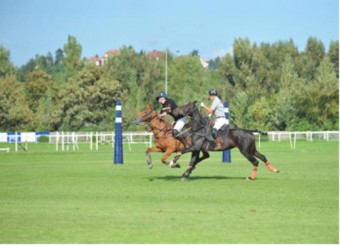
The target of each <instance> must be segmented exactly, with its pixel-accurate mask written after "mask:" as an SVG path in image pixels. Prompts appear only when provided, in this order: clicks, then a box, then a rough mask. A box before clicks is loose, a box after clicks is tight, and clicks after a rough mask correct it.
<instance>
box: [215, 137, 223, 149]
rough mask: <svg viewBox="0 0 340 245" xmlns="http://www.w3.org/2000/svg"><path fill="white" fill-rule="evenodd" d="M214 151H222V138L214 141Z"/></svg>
mask: <svg viewBox="0 0 340 245" xmlns="http://www.w3.org/2000/svg"><path fill="white" fill-rule="evenodd" d="M215 150H222V138H221V137H217V139H216V146H215Z"/></svg>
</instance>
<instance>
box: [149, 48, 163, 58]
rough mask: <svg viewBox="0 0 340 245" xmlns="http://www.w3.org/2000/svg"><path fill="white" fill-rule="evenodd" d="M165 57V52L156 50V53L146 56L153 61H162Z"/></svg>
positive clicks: (152, 52)
mask: <svg viewBox="0 0 340 245" xmlns="http://www.w3.org/2000/svg"><path fill="white" fill-rule="evenodd" d="M163 55H164V54H163V52H160V51H157V50H154V51H151V52H149V53H147V54H146V55H145V56H146V57H149V58H152V59H156V60H160V59H161V58H162V57H163Z"/></svg>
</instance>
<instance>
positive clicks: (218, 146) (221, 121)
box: [211, 118, 227, 150]
mask: <svg viewBox="0 0 340 245" xmlns="http://www.w3.org/2000/svg"><path fill="white" fill-rule="evenodd" d="M225 124H227V119H225V118H217V119H216V120H215V124H214V127H213V129H212V130H211V135H212V137H213V138H214V139H215V140H216V139H217V137H218V130H219V129H220V128H222V126H223V125H225ZM221 144H222V142H221V140H217V142H216V148H215V150H219V149H221V148H222V146H221Z"/></svg>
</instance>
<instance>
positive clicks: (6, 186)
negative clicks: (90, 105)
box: [0, 141, 339, 243]
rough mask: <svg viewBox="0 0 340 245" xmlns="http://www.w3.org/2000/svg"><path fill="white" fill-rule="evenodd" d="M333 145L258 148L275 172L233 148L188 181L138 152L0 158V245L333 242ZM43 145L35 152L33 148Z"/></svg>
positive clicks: (335, 167) (335, 156)
mask: <svg viewBox="0 0 340 245" xmlns="http://www.w3.org/2000/svg"><path fill="white" fill-rule="evenodd" d="M338 146H339V145H338V142H321V141H320V142H317V141H316V142H303V141H299V142H298V143H297V149H296V150H290V146H289V142H287V141H283V142H264V143H262V144H261V148H260V151H261V152H262V153H264V154H265V155H266V156H267V158H268V159H269V160H270V161H271V162H272V163H273V165H274V166H275V167H277V168H278V169H280V170H281V173H280V174H273V173H270V172H268V170H267V169H266V168H265V166H264V164H263V163H261V164H260V167H259V171H258V179H257V180H256V181H254V182H250V181H246V180H245V178H246V177H247V176H248V175H249V174H250V172H251V169H252V167H251V164H250V163H248V162H247V160H246V159H245V158H243V156H242V155H241V154H240V153H239V152H238V151H237V150H233V151H232V164H222V163H221V158H222V157H221V153H212V154H211V158H210V159H208V160H206V161H204V162H202V163H200V164H199V165H198V167H197V169H195V171H194V172H193V174H192V176H191V178H190V180H189V181H187V182H181V181H180V175H181V174H182V173H183V171H184V169H185V168H186V166H187V162H188V160H189V156H188V155H185V156H183V157H182V159H181V161H180V163H181V164H182V168H181V169H170V168H168V167H166V166H164V165H162V164H161V163H160V157H161V154H153V155H152V157H153V162H154V168H153V169H152V170H149V169H148V168H147V165H146V162H145V154H144V151H145V147H144V146H137V145H134V146H132V152H129V151H128V148H125V149H124V150H125V151H124V164H123V165H114V164H113V153H112V149H111V148H110V146H109V145H107V146H105V145H103V146H100V151H99V152H95V151H94V152H89V151H88V149H87V148H86V149H82V147H81V149H80V152H74V153H73V152H67V153H60V152H59V153H55V152H53V148H52V151H49V152H48V151H45V152H44V153H43V154H41V153H40V150H42V151H44V150H45V149H46V147H47V146H46V145H43V144H38V145H32V146H30V148H29V152H28V153H24V152H20V153H10V154H6V153H1V154H0V197H1V198H0V242H1V243H338V242H339V239H338V237H339V232H338V230H339V220H338V217H339V216H338V215H339V209H338V207H339V205H338V201H339V198H338V197H339V188H338V183H339V159H338V156H339V152H338ZM41 148H43V149H41Z"/></svg>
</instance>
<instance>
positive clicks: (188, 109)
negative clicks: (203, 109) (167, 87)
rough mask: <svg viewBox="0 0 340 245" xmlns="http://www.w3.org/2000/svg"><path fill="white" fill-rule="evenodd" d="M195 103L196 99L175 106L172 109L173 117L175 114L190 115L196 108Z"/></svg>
mask: <svg viewBox="0 0 340 245" xmlns="http://www.w3.org/2000/svg"><path fill="white" fill-rule="evenodd" d="M196 103H197V101H196V100H195V101H193V102H190V103H188V104H186V105H183V106H180V107H177V108H176V109H175V110H174V111H173V115H174V116H175V117H177V116H192V113H193V112H194V111H195V110H197V107H196Z"/></svg>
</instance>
